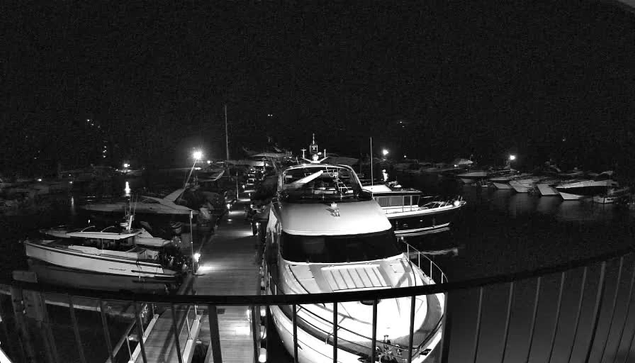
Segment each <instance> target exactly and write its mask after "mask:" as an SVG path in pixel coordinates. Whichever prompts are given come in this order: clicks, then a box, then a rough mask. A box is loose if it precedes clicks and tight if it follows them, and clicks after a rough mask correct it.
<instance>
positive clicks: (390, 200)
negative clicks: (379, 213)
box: [375, 195, 419, 207]
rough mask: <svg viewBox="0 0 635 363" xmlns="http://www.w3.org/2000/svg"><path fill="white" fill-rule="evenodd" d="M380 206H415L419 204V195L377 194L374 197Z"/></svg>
mask: <svg viewBox="0 0 635 363" xmlns="http://www.w3.org/2000/svg"><path fill="white" fill-rule="evenodd" d="M375 200H376V201H377V203H379V206H380V207H401V206H411V205H414V206H417V205H419V196H417V195H400V196H379V197H375Z"/></svg>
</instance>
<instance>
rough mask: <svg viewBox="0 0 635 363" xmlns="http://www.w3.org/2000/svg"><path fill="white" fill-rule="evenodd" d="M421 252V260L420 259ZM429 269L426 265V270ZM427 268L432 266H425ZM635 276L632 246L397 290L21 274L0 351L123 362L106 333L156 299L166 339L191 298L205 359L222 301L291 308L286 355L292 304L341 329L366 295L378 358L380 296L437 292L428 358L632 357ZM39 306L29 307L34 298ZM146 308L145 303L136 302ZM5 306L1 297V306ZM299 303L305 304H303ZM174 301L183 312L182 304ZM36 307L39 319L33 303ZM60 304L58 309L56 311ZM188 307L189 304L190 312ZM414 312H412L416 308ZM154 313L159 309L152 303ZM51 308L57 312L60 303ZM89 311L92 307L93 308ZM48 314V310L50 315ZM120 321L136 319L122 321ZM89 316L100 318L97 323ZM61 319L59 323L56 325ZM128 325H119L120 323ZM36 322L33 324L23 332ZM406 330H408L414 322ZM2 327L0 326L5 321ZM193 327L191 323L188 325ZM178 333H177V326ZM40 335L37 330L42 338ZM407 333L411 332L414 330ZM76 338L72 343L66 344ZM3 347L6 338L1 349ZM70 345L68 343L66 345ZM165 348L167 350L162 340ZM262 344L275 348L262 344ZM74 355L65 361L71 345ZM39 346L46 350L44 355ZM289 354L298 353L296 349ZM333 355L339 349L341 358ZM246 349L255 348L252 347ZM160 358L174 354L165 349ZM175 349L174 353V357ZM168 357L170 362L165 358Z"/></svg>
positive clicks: (372, 357) (332, 346) (140, 323)
mask: <svg viewBox="0 0 635 363" xmlns="http://www.w3.org/2000/svg"><path fill="white" fill-rule="evenodd" d="M408 254H409V255H410V256H411V257H414V256H417V259H418V261H417V263H418V264H420V265H422V266H424V267H426V268H427V269H431V271H432V272H431V275H436V276H437V278H440V279H441V280H442V281H447V280H446V276H445V274H444V273H443V272H442V271H441V270H440V269H439V268H438V266H436V264H435V263H434V262H433V261H431V260H429V259H428V260H426V259H425V258H424V257H420V256H422V255H421V253H419V252H416V251H413V250H409V251H408ZM419 259H420V260H419ZM424 271H425V269H424ZM429 271H430V270H429ZM634 281H635V258H634V256H633V253H632V248H628V249H625V250H620V251H615V252H612V253H608V254H603V255H600V256H595V257H591V258H586V259H581V260H577V261H572V262H568V263H564V264H560V265H557V266H549V267H545V268H540V269H537V270H532V271H525V272H520V273H513V274H506V275H500V276H493V277H484V278H477V279H471V280H466V281H458V282H445V283H442V284H434V285H425V286H416V287H409V288H395V289H383V290H364V291H354V292H339V293H325V294H307V295H260V296H259V295H248V296H239V295H231V296H202V295H150V294H134V295H133V294H123V293H117V292H108V291H92V290H81V289H66V288H60V287H54V286H47V285H38V284H33V283H26V282H17V281H15V282H11V284H10V286H4V291H7V290H9V289H10V290H11V295H12V297H13V299H12V305H13V312H11V311H8V309H6V308H5V309H1V310H0V314H1V315H2V320H1V322H0V324H2V325H4V326H5V327H6V328H7V329H8V330H9V333H8V334H9V335H11V336H15V337H18V338H19V339H17V340H18V341H19V343H20V344H14V345H13V346H12V347H13V349H5V351H6V352H7V354H8V355H9V357H10V359H12V360H13V361H14V362H27V361H41V362H53V363H55V362H63V361H80V362H93V361H99V362H104V361H106V360H108V359H110V360H111V361H113V362H123V361H126V360H129V359H130V358H129V357H128V356H127V355H126V354H124V353H121V350H124V349H120V352H119V354H117V352H116V349H115V348H117V347H118V346H119V347H121V346H122V345H123V344H127V343H125V342H121V341H120V342H119V343H117V344H113V341H112V335H113V334H115V335H116V337H118V336H120V334H121V336H126V337H127V336H130V335H131V334H130V332H132V333H136V336H137V337H143V336H144V329H145V328H146V327H147V324H148V321H152V318H151V316H152V313H153V311H152V306H153V305H154V306H156V307H162V309H167V310H162V311H163V312H164V313H165V311H170V310H171V314H172V327H171V330H172V337H173V338H174V337H177V336H180V335H181V333H182V332H183V331H184V330H185V329H187V325H189V324H191V323H192V322H193V321H194V319H196V313H194V309H196V306H198V307H201V308H203V309H205V310H206V315H205V317H206V318H205V320H206V322H205V323H202V324H206V327H207V328H209V330H210V338H209V349H211V351H210V352H208V354H207V357H208V358H209V357H213V361H214V362H215V363H220V362H222V361H228V360H227V359H228V358H227V356H228V355H227V354H225V355H224V354H223V353H226V352H224V351H223V350H222V349H221V347H222V345H223V343H222V342H223V341H224V339H225V338H227V337H226V336H224V335H221V330H220V329H219V319H220V318H221V317H222V310H224V308H225V307H238V306H240V307H245V308H246V309H247V311H249V312H251V313H250V314H249V315H248V317H249V319H251V320H252V323H254V322H255V320H256V319H258V318H260V317H263V316H267V315H268V313H267V309H266V308H272V307H275V306H289V307H290V308H289V309H288V311H289V316H290V321H291V325H290V326H289V331H290V336H291V337H292V338H291V342H290V344H291V345H290V347H291V348H292V349H290V353H291V354H290V356H291V358H289V359H291V361H293V360H294V358H293V357H294V356H295V357H298V352H302V350H303V349H306V346H304V345H302V342H301V341H300V344H298V339H299V338H300V340H301V339H302V337H303V336H305V335H304V334H306V332H305V331H302V330H301V329H298V316H299V314H298V311H299V309H304V308H305V307H306V306H310V305H313V304H333V307H334V308H333V318H334V319H333V322H332V323H333V326H335V327H337V326H338V324H339V322H338V321H337V316H338V314H337V306H338V304H337V303H342V302H352V301H372V302H373V303H372V309H373V332H374V334H373V337H372V348H371V349H370V354H369V356H368V357H366V361H368V362H372V361H377V359H378V357H379V355H380V354H381V351H380V350H378V349H377V348H378V346H381V345H383V344H384V341H383V339H382V338H383V337H381V336H380V337H378V336H376V327H377V319H378V317H377V303H378V301H380V300H384V299H392V298H407V299H411V300H410V301H413V302H414V301H415V300H416V298H417V297H418V296H423V295H431V294H443V295H444V296H445V301H444V305H445V306H446V309H445V310H444V311H445V314H444V320H443V322H442V324H441V326H440V329H441V331H442V338H441V342H440V343H439V344H438V347H437V349H436V350H435V351H433V352H426V359H425V361H426V362H443V363H446V362H452V363H454V362H518V361H522V362H527V361H540V362H552V361H558V362H589V361H602V362H619V363H622V362H628V361H632V360H633V358H634V357H635V356H634V355H633V354H632V353H631V349H632V345H633V342H634V340H635V323H634V322H633V321H634V319H635V316H634V315H635V314H634V313H633V309H632V306H631V305H632V300H633V296H632V295H633V283H634ZM33 292H35V296H37V294H47V293H64V294H67V296H68V307H67V308H59V307H49V306H47V305H45V304H43V303H42V304H41V305H39V306H35V305H37V303H36V302H35V300H33V298H25V296H27V295H29V294H32V293H33ZM80 297H81V298H82V299H86V298H89V299H95V300H96V302H97V305H98V306H100V307H101V309H100V310H99V312H98V313H97V314H98V316H99V317H100V319H98V320H97V321H96V322H91V323H90V324H89V326H90V329H91V330H90V331H91V334H92V335H93V336H92V339H98V340H99V344H94V343H93V345H92V346H94V347H95V349H92V350H91V351H90V352H89V351H87V350H86V348H85V347H86V344H87V340H88V338H89V337H88V336H86V334H85V330H82V327H85V326H86V320H87V319H88V318H87V317H85V316H81V317H80V316H79V314H77V312H76V310H77V309H76V308H75V306H74V304H73V302H74V301H76V299H78V298H80ZM115 300H116V301H128V302H131V303H132V306H133V310H134V311H133V315H134V319H133V320H134V326H132V327H131V328H130V329H127V326H126V327H125V328H117V326H118V325H122V324H121V322H118V321H117V319H113V318H112V317H110V318H109V316H107V314H106V312H105V310H106V309H105V308H104V306H105V305H106V303H108V302H110V301H115ZM34 304H35V305H34ZM144 304H146V305H147V306H148V307H149V308H148V309H147V310H145V313H144V309H142V306H143V305H144ZM0 305H4V306H6V305H7V304H6V303H5V304H0ZM303 306H304V307H303ZM179 308H180V309H181V310H179ZM38 309H40V313H42V312H43V313H44V314H36V315H34V316H36V318H33V317H32V316H33V315H31V313H32V311H37V310H38ZM51 309H66V310H65V311H66V312H65V314H66V316H68V317H70V323H69V322H67V323H66V325H65V326H66V331H64V332H60V331H59V329H58V328H56V326H55V324H58V323H59V321H58V320H60V319H61V318H58V317H57V315H56V314H52V313H51V312H49V310H51ZM62 311H64V310H62ZM179 311H183V312H184V313H185V315H187V314H188V313H189V316H190V319H185V320H182V324H183V325H186V327H185V328H184V327H183V326H181V327H179V326H178V323H179V319H178V315H179V314H178V312H179ZM186 311H187V312H186ZM413 311H414V310H413ZM155 312H158V311H157V310H155ZM55 313H59V310H56V311H55ZM92 314H94V313H92ZM51 317H54V318H53V319H51ZM125 323H126V324H129V323H132V321H126V322H125ZM95 324H98V325H101V327H100V328H99V327H98V326H95ZM62 325H64V324H62ZM124 325H125V324H124ZM29 328H35V330H29ZM51 328H52V329H53V330H54V331H55V334H44V333H43V332H44V331H45V330H47V329H51ZM410 328H411V330H410V331H413V330H412V328H413V325H412V320H411V322H410ZM3 329H4V328H3ZM187 330H188V331H189V329H187ZM177 332H179V334H177ZM40 333H42V334H40ZM40 335H41V336H40ZM250 335H251V336H252V339H253V342H252V344H253V343H255V342H257V341H259V340H260V339H261V338H262V337H263V335H264V336H267V335H269V336H270V335H271V334H267V332H261V331H260V329H258V326H257V324H255V323H254V324H252V325H251V332H250ZM410 339H412V334H411V336H410ZM71 342H72V344H71ZM340 342H342V340H341V337H338V329H334V331H333V334H332V336H331V337H330V338H329V339H327V341H326V342H325V344H326V345H325V347H328V348H329V350H330V352H328V354H325V357H326V358H324V359H325V361H329V359H330V361H341V359H343V357H342V356H341V354H342V353H341V351H340V352H338V344H340ZM133 343H135V344H137V345H138V346H139V350H140V352H141V354H140V355H139V358H140V361H143V362H151V361H153V359H154V358H153V356H156V355H157V354H156V352H152V353H154V354H148V353H149V351H148V349H154V348H151V347H146V345H147V342H144V340H143V339H138V342H133ZM173 345H174V346H175V348H171V349H172V350H173V351H174V350H176V351H177V353H178V354H176V356H174V355H172V357H174V358H173V359H174V360H171V361H174V362H179V363H181V362H183V361H185V360H189V359H191V357H192V355H191V354H190V355H188V356H186V357H185V358H186V359H184V357H183V352H184V350H185V347H184V346H183V345H182V343H181V341H180V340H179V339H174V344H173ZM4 346H5V345H3V347H4ZM69 346H71V347H72V349H71V348H69ZM250 347H253V349H252V348H249V351H250V352H253V355H254V358H253V359H254V361H257V360H265V358H266V357H264V356H263V355H262V354H261V353H262V350H261V348H262V346H257V345H251V346H250ZM165 349H167V348H165ZM264 349H272V345H271V344H268V345H267V346H266V347H264ZM73 350H74V351H75V353H74V354H73V355H74V356H75V357H79V359H66V358H65V356H64V355H65V354H69V353H68V352H69V351H73ZM409 351H410V352H411V351H412V350H407V351H406V352H403V355H402V356H401V358H402V361H404V362H410V361H413V362H419V361H422V360H423V356H422V355H416V356H415V357H410V356H409V355H410V353H408V352H409ZM43 352H44V353H43ZM294 353H295V355H294ZM338 353H339V354H340V356H339V357H338ZM250 354H251V353H250ZM164 356H165V357H168V356H170V355H169V354H168V353H165V354H164ZM176 357H179V358H176ZM166 361H169V360H166Z"/></svg>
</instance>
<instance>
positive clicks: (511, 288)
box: [501, 281, 514, 363]
mask: <svg viewBox="0 0 635 363" xmlns="http://www.w3.org/2000/svg"><path fill="white" fill-rule="evenodd" d="M513 303H514V281H512V282H510V283H509V293H508V296H507V316H505V332H504V333H503V348H502V349H503V351H502V352H501V363H503V362H504V361H505V353H506V351H507V339H508V338H509V323H510V321H511V318H512V304H513Z"/></svg>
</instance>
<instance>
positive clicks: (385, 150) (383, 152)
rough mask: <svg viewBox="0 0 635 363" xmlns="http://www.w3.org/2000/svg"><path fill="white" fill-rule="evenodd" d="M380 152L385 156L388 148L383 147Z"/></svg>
mask: <svg viewBox="0 0 635 363" xmlns="http://www.w3.org/2000/svg"><path fill="white" fill-rule="evenodd" d="M381 154H382V155H383V156H384V157H386V156H387V155H388V149H383V150H382V151H381Z"/></svg>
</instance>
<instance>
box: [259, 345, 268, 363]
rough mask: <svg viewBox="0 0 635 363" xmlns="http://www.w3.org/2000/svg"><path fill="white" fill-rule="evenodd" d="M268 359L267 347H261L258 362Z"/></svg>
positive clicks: (261, 362) (262, 362)
mask: <svg viewBox="0 0 635 363" xmlns="http://www.w3.org/2000/svg"><path fill="white" fill-rule="evenodd" d="M266 361H267V349H266V348H260V354H259V355H258V362H259V363H265V362H266Z"/></svg>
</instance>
